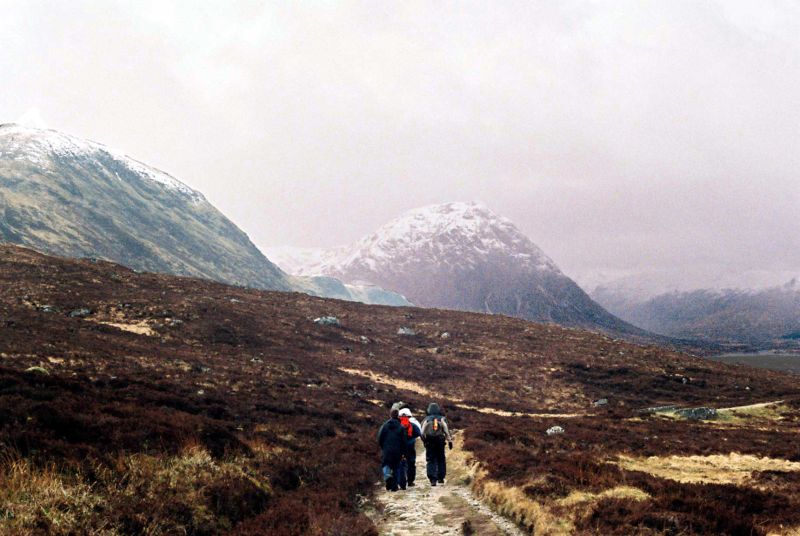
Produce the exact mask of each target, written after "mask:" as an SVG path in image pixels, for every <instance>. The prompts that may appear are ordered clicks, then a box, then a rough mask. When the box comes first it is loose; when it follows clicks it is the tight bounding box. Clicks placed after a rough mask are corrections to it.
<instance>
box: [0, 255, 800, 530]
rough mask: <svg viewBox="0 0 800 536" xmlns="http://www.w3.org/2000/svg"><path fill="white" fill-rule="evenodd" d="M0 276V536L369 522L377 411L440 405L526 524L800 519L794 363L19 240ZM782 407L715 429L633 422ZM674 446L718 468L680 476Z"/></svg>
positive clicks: (789, 523) (771, 526)
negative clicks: (759, 365)
mask: <svg viewBox="0 0 800 536" xmlns="http://www.w3.org/2000/svg"><path fill="white" fill-rule="evenodd" d="M0 288H2V292H1V293H0V445H2V448H3V457H4V460H7V463H5V464H4V465H3V466H2V467H1V468H0V511H2V512H4V514H3V516H0V533H14V534H35V533H42V532H47V533H51V534H73V533H90V532H97V531H102V532H104V533H107V534H135V533H151V534H152V533H165V534H174V533H184V534H220V533H230V532H232V533H235V534H265V533H266V534H272V535H278V536H280V535H287V534H291V535H305V534H312V535H322V534H325V535H328V534H341V535H356V534H363V535H366V534H375V533H376V529H375V527H374V525H373V523H372V521H371V520H370V518H369V517H367V516H366V514H365V511H366V510H368V509H370V508H375V507H376V506H375V503H374V499H372V497H373V495H374V491H375V490H376V486H375V482H376V481H377V478H378V468H377V465H378V457H377V455H378V453H377V448H376V445H375V444H374V441H375V438H374V434H375V431H376V430H377V427H378V426H379V424H380V423H381V422H382V420H383V419H384V418H385V416H386V413H387V408H388V407H389V405H390V404H391V403H392V402H394V401H396V400H400V399H402V400H404V401H406V402H409V403H410V404H411V405H412V407H413V408H415V409H419V408H421V407H423V406H424V405H425V404H427V402H428V401H430V400H431V399H432V398H435V399H437V400H439V401H440V402H441V403H442V404H443V405H444V407H445V410H446V411H447V413H448V416H449V418H450V420H451V422H452V423H453V425H454V427H455V428H457V429H459V430H460V431H461V434H463V447H464V449H465V451H464V452H465V455H467V456H469V457H470V459H471V460H472V462H474V463H477V464H478V465H477V468H479V471H478V472H476V473H474V475H473V477H474V478H473V479H472V480H471V482H472V484H471V485H472V487H473V489H474V492H475V493H476V495H478V496H480V497H482V498H483V500H485V501H487V502H488V503H492V504H494V505H495V507H496V508H498V509H499V510H501V511H503V512H505V513H506V514H508V515H511V516H514V517H516V518H517V520H518V521H519V522H520V523H521V524H522V525H523V526H525V527H527V530H530V531H535V532H536V534H547V533H550V534H555V533H564V532H565V531H567V532H572V533H583V534H589V533H605V534H614V533H626V534H630V528H631V527H639V528H638V529H637V532H638V533H642V534H655V533H665V534H666V533H671V534H676V533H680V534H721V533H729V534H766V533H767V532H775V531H777V532H781V530H783V529H786V528H787V527H800V517H799V516H800V515H799V514H798V512H800V508H799V507H800V494H798V491H799V489H798V485H800V481H798V479H797V478H796V475H797V474H798V473H797V472H796V471H797V469H796V465H797V464H794V465H793V463H794V462H797V461H800V458H798V453H797V448H796V437H797V433H798V431H800V428H799V427H798V426H799V425H798V423H800V403H798V401H797V400H798V399H799V398H800V388H798V387H797V381H796V378H794V377H790V376H786V375H782V374H779V373H774V372H769V371H761V370H754V369H747V368H742V367H732V366H727V365H722V364H719V363H713V362H708V361H705V360H702V359H700V358H695V357H689V356H686V355H683V354H679V353H675V352H670V351H667V350H664V349H660V348H656V347H647V346H638V345H633V344H629V343H625V342H622V341H618V340H613V339H610V338H608V337H606V336H603V335H599V334H595V333H589V332H585V331H581V330H574V329H563V328H559V327H556V326H552V325H541V324H533V323H530V322H526V321H523V320H519V319H513V318H508V317H503V316H496V315H482V314H475V313H468V312H457V311H442V310H430V309H418V308H396V307H381V306H366V305H362V304H358V303H353V302H346V301H337V300H326V299H320V298H314V297H310V296H307V295H304V294H291V293H283V292H266V291H258V290H252V289H245V288H239V287H232V286H225V285H222V284H219V283H214V282H211V281H207V280H200V279H192V278H179V277H174V276H167V275H158V274H140V273H135V272H133V271H131V270H129V269H126V268H123V267H120V266H118V265H114V264H110V263H107V262H103V261H91V260H66V259H61V258H54V257H47V256H44V255H41V254H38V253H35V252H32V251H30V250H26V249H22V248H18V247H14V246H0ZM322 315H334V316H336V317H337V318H338V319H339V321H340V323H341V325H340V326H338V327H337V326H323V325H318V324H316V323H315V322H314V321H313V320H314V319H315V318H317V317H319V316H322ZM401 327H405V328H408V330H413V334H403V333H400V332H399V328H401ZM408 330H406V331H405V332H404V333H409V331H408ZM600 399H605V400H604V401H602V402H600V401H599V400H600ZM778 400H780V401H782V403H781V404H780V405H777V406H775V407H774V409H769V411H767V410H764V411H761V412H759V413H756V412H749V411H745V410H741V411H733V412H731V411H728V412H727V413H725V415H727V416H728V417H729V418H728V417H726V419H725V420H719V421H687V420H682V419H679V418H676V417H673V416H669V417H668V416H661V415H658V414H651V413H642V412H640V410H642V409H643V408H647V407H652V406H666V405H678V406H700V405H709V406H714V407H718V408H724V407H731V406H742V405H749V404H753V403H757V402H771V401H778ZM770 408H772V406H770ZM721 414H722V413H721ZM553 425H561V426H563V428H564V429H565V433H563V434H561V435H554V436H548V435H546V434H545V433H544V431H545V430H546V429H548V428H549V427H551V426H553ZM731 453H739V454H731ZM651 455H652V456H664V457H675V459H674V460H672V462H670V463H672V465H669V464H665V467H667V468H669V467H672V469H671V471H672V472H671V473H670V472H669V471H667V472H665V470H664V469H663V468H659V467H657V466H655V465H653V464H654V462H653V461H652V460H651V459H650V458H648V456H651ZM689 455H696V456H695V458H691V460H694V461H693V462H692V463H694V464H696V465H697V464H700V465H702V464H704V463H705V464H711V465H710V466H709V467H711V468H713V467H716V473H714V477H713V478H714V479H715V480H711V481H710V482H707V481H706V480H703V479H704V478H706V477H705V476H703V475H702V474H700V476H699V477H697V478H699V479H700V480H696V479H694V480H693V479H688V480H686V479H682V478H679V477H680V476H681V475H680V472H679V471H678V469H675V467H680V466H681V464H682V463H684V462H686V461H687V460H689V459H690V458H688V456H689ZM740 455H741V456H740ZM754 456H755V457H757V459H758V460H761V461H760V462H759V463H758V464H756V463H755V462H754V461H753V460H754ZM665 459H666V458H665ZM670 459H671V458H670ZM656 461H657V459H656ZM723 462H725V463H727V465H726V466H725V467H721V466H716V465H713V464H716V463H723ZM648 463H649V464H650V465H648ZM706 482H707V483H706ZM678 497H679V498H680V500H678V499H677V498H678ZM554 520H560V521H558V523H556V522H555V521H554ZM559 527H560V528H559ZM559 531H560V532H559ZM626 531H627V532H626ZM783 532H784V533H786V531H783Z"/></svg>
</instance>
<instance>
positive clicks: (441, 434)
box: [422, 402, 453, 486]
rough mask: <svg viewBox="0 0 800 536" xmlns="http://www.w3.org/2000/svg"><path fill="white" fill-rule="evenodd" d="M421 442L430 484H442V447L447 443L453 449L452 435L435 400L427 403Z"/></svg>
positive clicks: (444, 472)
mask: <svg viewBox="0 0 800 536" xmlns="http://www.w3.org/2000/svg"><path fill="white" fill-rule="evenodd" d="M422 443H423V444H424V445H425V461H427V462H428V464H427V473H428V480H430V481H431V486H435V485H436V484H437V483H439V484H444V477H445V475H446V473H447V461H446V460H445V452H444V447H445V444H447V445H448V446H449V447H450V450H453V437H452V436H451V435H450V429H449V428H448V426H447V420H445V418H444V416H443V415H442V410H441V408H440V407H439V404H437V403H436V402H431V403H430V404H428V416H427V417H425V420H423V421H422Z"/></svg>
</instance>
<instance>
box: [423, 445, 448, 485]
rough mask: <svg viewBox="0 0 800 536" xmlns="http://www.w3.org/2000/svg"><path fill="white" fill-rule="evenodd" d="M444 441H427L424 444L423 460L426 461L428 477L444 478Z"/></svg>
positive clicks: (432, 478) (445, 462) (430, 478)
mask: <svg viewBox="0 0 800 536" xmlns="http://www.w3.org/2000/svg"><path fill="white" fill-rule="evenodd" d="M444 445H445V442H444V441H428V442H427V443H426V444H425V461H426V462H428V465H427V473H428V479H429V480H431V481H434V480H444V477H445V475H446V474H447V460H446V459H445V454H444Z"/></svg>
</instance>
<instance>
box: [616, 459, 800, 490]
mask: <svg viewBox="0 0 800 536" xmlns="http://www.w3.org/2000/svg"><path fill="white" fill-rule="evenodd" d="M616 464H617V465H619V466H620V467H622V468H623V469H625V470H627V471H641V472H643V473H647V474H651V475H654V476H657V477H660V478H668V479H670V480H674V481H675V482H691V483H710V484H737V485H745V484H751V483H752V479H751V475H752V473H753V472H754V471H780V472H790V471H800V462H790V461H788V460H780V459H774V458H761V457H758V456H753V455H743V454H738V453H735V452H732V453H730V454H727V455H722V454H715V455H709V456H650V457H647V458H635V457H631V456H621V457H620V458H619V461H617V462H616Z"/></svg>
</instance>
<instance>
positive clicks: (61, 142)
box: [0, 112, 204, 202]
mask: <svg viewBox="0 0 800 536" xmlns="http://www.w3.org/2000/svg"><path fill="white" fill-rule="evenodd" d="M26 116H28V114H26ZM39 120H41V117H40V116H38V113H33V112H31V115H30V116H29V117H28V118H27V119H26V121H28V122H29V123H36V122H37V121H39ZM41 124H43V122H41ZM100 153H103V154H105V155H108V156H110V157H111V158H113V159H114V160H116V161H117V162H119V163H120V164H122V165H123V166H125V167H127V168H128V169H129V170H130V171H131V172H132V173H133V174H135V175H136V176H137V177H139V178H141V179H143V180H147V181H151V182H156V183H158V184H160V185H162V186H164V187H165V188H166V189H168V190H172V191H177V192H180V193H182V194H185V195H187V196H189V197H191V198H192V199H193V200H194V201H195V202H199V201H202V200H204V197H203V195H202V194H201V193H199V192H197V191H196V190H193V189H192V188H190V187H188V186H186V185H185V184H184V183H182V182H181V181H179V180H178V179H176V178H175V177H172V176H171V175H169V174H167V173H164V172H163V171H160V170H158V169H156V168H154V167H151V166H148V165H146V164H143V163H142V162H139V161H138V160H134V159H133V158H131V157H129V156H127V155H126V154H124V153H123V152H121V151H118V150H116V149H112V148H111V147H107V146H106V145H103V144H102V143H97V142H94V141H90V140H84V139H81V138H78V137H76V136H71V135H69V134H64V133H62V132H58V131H56V130H51V129H47V128H42V127H34V126H29V125H24V124H19V123H7V124H3V125H0V158H8V159H13V160H27V161H29V162H31V163H33V164H35V165H37V166H40V167H42V168H50V167H51V165H52V163H53V160H54V159H58V158H89V159H95V160H97V159H98V156H99V155H100ZM117 177H118V178H119V175H118V174H117Z"/></svg>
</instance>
